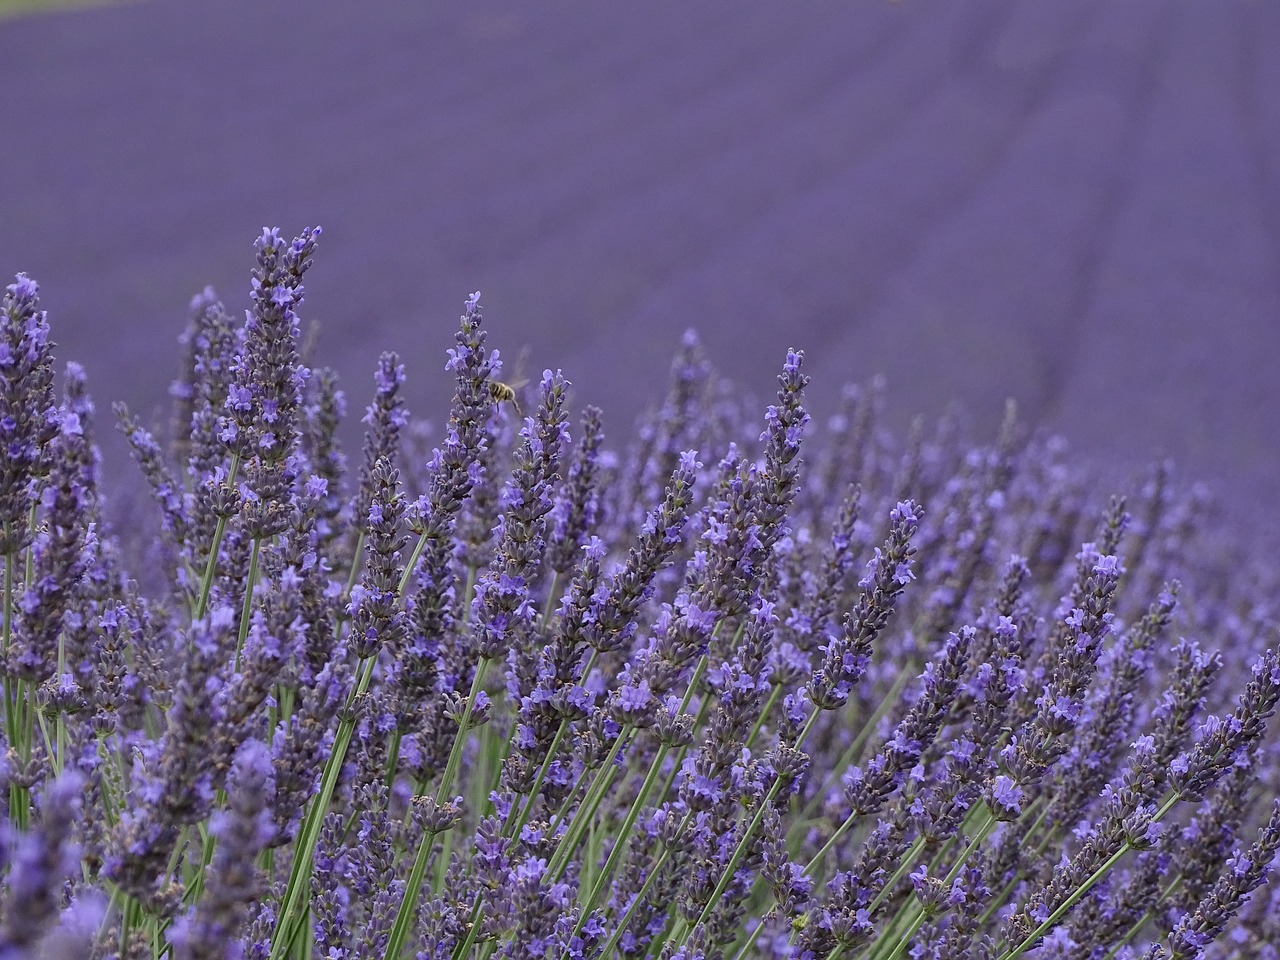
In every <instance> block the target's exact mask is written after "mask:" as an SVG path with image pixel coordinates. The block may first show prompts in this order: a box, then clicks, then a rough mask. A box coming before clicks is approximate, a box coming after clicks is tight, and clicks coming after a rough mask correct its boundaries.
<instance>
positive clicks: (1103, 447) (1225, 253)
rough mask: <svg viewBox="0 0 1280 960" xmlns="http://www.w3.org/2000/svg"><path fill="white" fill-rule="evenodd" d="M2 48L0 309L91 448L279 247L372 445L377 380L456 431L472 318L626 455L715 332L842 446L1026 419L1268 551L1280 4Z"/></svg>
mask: <svg viewBox="0 0 1280 960" xmlns="http://www.w3.org/2000/svg"><path fill="white" fill-rule="evenodd" d="M0 51H2V52H0V123H2V125H3V126H2V127H0V130H2V131H3V132H2V133H0V270H2V271H3V272H4V273H6V274H9V275H11V274H13V273H14V272H16V271H18V270H24V271H27V272H28V273H30V274H31V275H32V276H34V277H35V278H36V279H37V280H39V281H40V283H41V285H42V289H43V293H44V299H45V305H46V306H47V307H48V309H49V310H50V314H51V319H52V322H53V324H54V330H55V336H56V339H57V340H58V341H59V343H60V344H61V350H60V356H61V357H62V358H64V359H69V358H75V359H79V360H81V361H83V362H84V363H85V365H86V366H87V368H88V370H89V374H90V386H91V388H92V390H93V392H94V395H95V397H96V398H97V400H98V404H99V408H100V410H101V411H102V413H103V416H102V418H101V419H102V420H103V421H104V422H105V421H107V420H108V419H109V413H107V410H108V405H109V401H111V400H114V399H123V400H125V401H127V402H128V403H129V404H130V405H131V406H132V407H134V408H135V409H137V410H141V411H149V410H152V409H153V408H155V407H156V405H157V403H158V402H161V401H164V400H165V396H164V393H165V389H166V387H167V384H168V382H169V381H170V379H171V378H172V376H173V375H174V373H175V372H176V371H177V369H178V364H179V348H178V345H177V342H176V338H177V336H178V334H179V332H180V330H181V329H182V327H183V325H184V323H185V317H186V304H187V302H188V300H189V299H190V297H191V295H192V294H193V293H195V292H196V291H198V290H199V289H201V288H202V287H203V286H204V285H205V284H209V283H211V284H213V285H214V286H215V287H216V288H217V290H218V292H219V293H220V294H221V296H222V297H223V299H224V300H225V301H226V302H227V304H228V306H230V307H233V308H236V309H239V308H242V307H243V306H244V305H245V304H246V303H247V277H248V270H249V268H250V266H251V263H252V250H251V243H252V241H253V239H254V237H255V236H256V235H257V234H258V232H259V230H260V228H261V227H262V226H263V225H273V226H279V227H280V228H281V230H282V232H284V233H286V234H288V235H289V236H292V235H293V234H294V233H296V232H297V231H299V230H300V229H301V228H303V227H304V226H307V225H310V224H312V223H320V224H322V225H323V227H324V229H325V234H324V237H323V238H322V243H321V247H320V250H319V252H318V254H317V258H316V264H315V267H314V268H313V270H312V272H311V273H310V274H309V275H308V282H307V291H308V298H307V304H306V305H305V307H304V315H305V316H307V317H309V318H312V319H315V320H318V321H319V322H320V325H321V326H320V336H319V341H318V347H317V356H316V360H317V362H319V363H327V364H331V365H333V366H336V367H337V368H338V369H339V371H340V372H341V374H342V376H343V380H344V383H345V385H346V388H347V392H348V396H349V399H350V406H351V419H352V420H353V421H354V420H356V419H358V417H359V414H360V411H361V410H362V408H363V406H364V404H365V403H366V402H367V399H368V396H369V393H370V392H371V387H370V383H371V375H372V370H373V367H374V362H375V359H376V357H377V354H378V353H379V351H381V350H382V349H387V348H393V349H396V350H398V351H400V352H401V353H402V355H403V357H404V359H405V361H406V362H407V364H408V370H409V377H410V388H411V389H410V397H411V405H412V408H413V410H414V412H415V413H419V414H423V415H426V416H428V417H431V418H433V419H435V420H436V421H437V422H438V421H439V417H440V415H441V413H442V411H443V410H444V404H445V402H446V397H447V392H448V389H449V381H448V379H447V375H446V374H445V373H444V371H443V359H444V357H443V351H444V349H445V347H446V346H448V344H449V342H450V337H451V334H452V331H453V329H454V327H455V324H456V319H457V315H458V314H459V313H460V311H461V308H462V302H463V299H464V297H465V296H466V295H467V294H468V293H469V292H470V291H472V290H475V289H479V290H481V291H483V294H484V298H483V301H482V302H483V303H484V305H485V306H486V317H487V323H488V325H489V327H490V330H491V340H490V342H491V344H493V345H496V346H499V347H501V348H502V349H503V350H504V352H508V353H509V355H510V356H512V357H514V355H515V354H516V353H518V352H519V350H520V348H521V347H523V346H525V345H527V346H528V347H529V348H530V364H529V366H530V369H531V371H532V372H535V373H536V371H537V370H540V369H541V368H542V367H543V366H559V367H562V368H563V369H564V370H565V373H566V374H567V375H568V376H569V377H570V379H572V380H573V381H574V382H575V384H576V387H577V396H578V399H579V400H580V401H593V402H599V403H602V404H603V405H604V406H605V412H606V428H607V430H608V431H609V433H610V435H611V436H612V437H613V439H614V441H615V442H618V443H620V442H622V440H623V439H624V438H625V437H626V436H627V435H628V434H629V433H630V430H631V424H632V419H633V417H634V416H635V414H636V413H637V412H638V411H639V409H640V408H641V406H642V405H643V404H645V403H647V402H648V401H649V400H651V399H654V398H656V397H657V396H658V395H659V394H660V393H661V391H662V389H663V384H664V381H665V377H666V370H667V366H668V363H669V359H670V357H671V354H672V352H673V350H674V348H675V346H676V343H677V341H678V339H679V336H680V333H681V331H682V330H683V329H684V328H686V327H688V326H694V327H697V328H698V329H699V330H700V331H701V333H702V335H703V339H704V341H705V343H706V345H707V350H708V353H709V355H710V357H711V359H712V360H713V361H714V362H715V364H716V365H717V367H718V368H719V369H720V370H721V371H722V372H724V373H726V374H728V375H729V376H731V377H733V378H734V379H735V380H736V381H738V382H740V383H741V384H742V385H743V386H744V387H746V388H748V389H751V390H753V391H755V392H757V393H758V394H759V395H761V396H762V397H763V396H764V395H765V394H766V392H767V391H769V390H771V385H772V376H773V374H774V373H775V372H776V370H777V369H778V368H779V366H780V365H781V361H782V357H783V351H784V350H785V348H786V347H787V346H788V345H795V346H799V347H803V348H805V349H806V351H807V352H808V364H807V369H808V371H809V372H810V373H811V374H812V375H813V377H814V407H815V412H816V413H817V414H818V415H819V416H823V415H825V414H827V413H830V412H831V411H832V410H833V408H834V401H835V397H836V395H837V393H838V390H839V388H840V387H841V385H842V384H844V383H845V382H846V381H849V380H865V379H866V378H868V377H870V376H871V375H873V374H875V373H877V372H883V373H885V374H887V375H888V379H889V398H890V402H889V409H890V411H891V413H892V416H893V419H894V421H895V422H896V423H899V424H902V423H905V422H906V421H907V420H908V419H909V418H910V416H911V415H913V414H915V413H925V414H936V413H938V412H939V411H940V410H941V409H942V408H943V407H944V405H945V404H946V403H947V402H948V401H950V400H952V399H958V400H959V401H961V402H962V403H963V404H964V405H965V406H966V408H967V409H968V410H969V412H970V413H971V414H972V415H973V417H974V420H975V422H976V423H977V425H978V428H979V429H981V430H985V431H992V430H994V426H995V424H996V422H997V421H998V419H999V416H1000V414H1001V412H1002V404H1003V400H1004V398H1005V397H1006V396H1013V397H1015V398H1016V399H1017V400H1018V401H1019V403H1020V405H1021V409H1022V411H1023V413H1024V416H1025V417H1026V418H1027V419H1028V420H1030V421H1031V422H1034V423H1038V424H1044V425H1047V426H1049V427H1051V428H1053V429H1055V430H1057V431H1060V432H1061V433H1062V434H1063V435H1064V436H1066V437H1067V438H1068V439H1069V440H1070V442H1071V443H1072V445H1073V447H1074V448H1076V449H1077V450H1081V451H1084V452H1086V453H1087V454H1088V455H1090V456H1092V457H1095V458H1097V459H1098V460H1099V462H1102V463H1105V464H1108V465H1110V466H1113V467H1116V468H1118V469H1130V468H1136V467H1138V466H1140V465H1141V464H1143V463H1145V462H1147V461H1149V460H1150V459H1152V458H1153V457H1156V456H1162V455H1170V456H1173V457H1174V458H1176V460H1177V461H1178V463H1179V465H1180V474H1181V475H1182V476H1183V477H1188V476H1191V477H1201V478H1204V479H1207V480H1210V481H1212V482H1213V483H1214V484H1215V486H1216V488H1217V490H1218V491H1219V492H1220V494H1221V495H1222V496H1223V498H1224V500H1225V501H1226V503H1227V506H1228V509H1229V510H1230V511H1231V512H1232V513H1234V514H1235V515H1236V516H1237V517H1241V518H1244V519H1246V520H1247V521H1249V522H1250V524H1251V525H1255V526H1257V525H1262V526H1267V527H1272V528H1274V525H1275V521H1274V519H1273V518H1274V516H1275V514H1276V512H1277V511H1276V507H1277V505H1278V504H1280V498H1278V497H1277V496H1276V479H1277V477H1280V429H1277V427H1276V424H1275V421H1276V419H1277V412H1278V411H1280V377H1277V374H1276V372H1277V370H1280V311H1278V310H1277V306H1278V300H1280V297H1278V294H1280V5H1277V4H1274V3H1263V2H1246V0H1238V2H1229V0H1214V2H1208V0H1188V2H1186V3H1171V2H1157V0H1145V2H1144V0H1124V2H1116V0H1093V2H1088V0H1084V2H1081V0H1073V2H1065V0H1064V2H1053V3H1048V2H1046V3H1036V4H1015V3H1012V2H1000V3H995V2H976V0H966V2H964V3H949V4H935V3H921V2H905V3H901V4H884V3H875V2H866V3H852V4H850V3H845V2H842V3H823V2H816V0H811V2H806V3H803V4H781V3H772V2H771V3H748V4H742V3H729V2H726V0H716V2H702V3H686V2H665V3H662V2H659V3H645V4H626V5H622V4H613V3H606V4H594V5H592V4H582V3H567V2H546V0H543V2H539V3H537V4H531V3H528V2H527V0H520V2H502V0H495V2H484V3H476V2H474V0H447V2H432V3H425V2H423V0H402V2H400V0H397V2H369V3H365V4H360V5H353V4H349V3H340V2H335V0H309V2H305V3H301V2H290V3H285V2H267V3H264V2H262V0H219V2H217V3H209V2H198V3H197V2H191V3H178V2H172V3H164V2H152V3H138V4H132V5H126V6H120V7H107V8H102V9H94V10H88V11H79V12H68V13H56V14H46V15H40V16H32V17H27V18H22V19H14V20H9V21H5V22H0ZM104 425H105V424H104ZM108 452H109V454H110V456H111V458H112V459H113V460H114V461H116V462H114V463H113V464H111V465H110V466H109V470H110V472H112V473H114V474H122V473H123V471H124V470H125V469H127V468H126V467H124V466H123V465H122V464H121V463H120V458H121V455H120V453H119V447H118V445H114V444H113V445H112V446H111V447H110V448H109V451H108Z"/></svg>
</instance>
